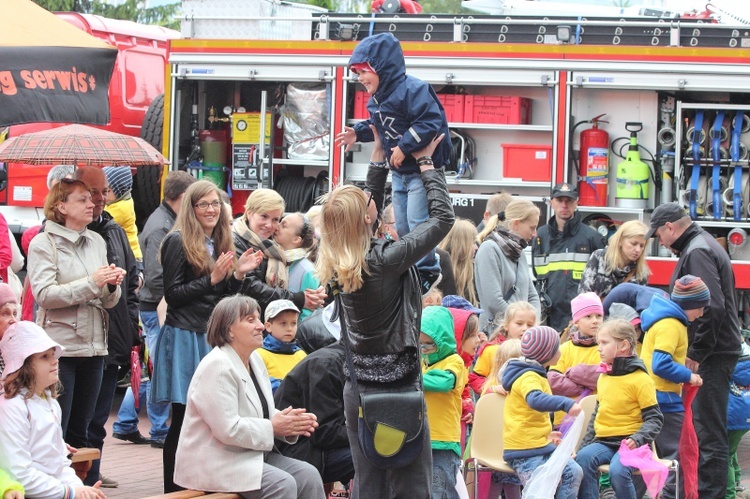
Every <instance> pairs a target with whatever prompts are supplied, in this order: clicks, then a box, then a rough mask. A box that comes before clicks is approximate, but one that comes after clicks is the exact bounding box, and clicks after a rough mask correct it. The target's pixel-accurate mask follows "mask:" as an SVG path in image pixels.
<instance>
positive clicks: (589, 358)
mask: <svg viewBox="0 0 750 499" xmlns="http://www.w3.org/2000/svg"><path fill="white" fill-rule="evenodd" d="M601 361H602V358H601V356H600V355H599V350H598V349H597V346H596V344H594V345H591V346H581V345H576V344H574V343H573V342H572V341H566V342H565V343H563V344H562V345H560V360H559V361H558V362H557V364H555V365H554V366H551V367H550V368H549V369H550V371H557V372H559V373H561V374H565V371H567V370H568V369H570V368H571V367H573V366H577V365H580V364H587V365H589V366H598V365H599V364H600V363H601ZM593 393H594V394H596V391H594V392H593ZM555 395H557V394H555ZM570 398H571V399H573V400H576V399H577V398H578V397H570ZM564 417H565V413H564V412H562V411H557V412H556V413H555V422H554V425H555V426H557V425H559V424H560V423H561V422H562V420H563V418H564Z"/></svg>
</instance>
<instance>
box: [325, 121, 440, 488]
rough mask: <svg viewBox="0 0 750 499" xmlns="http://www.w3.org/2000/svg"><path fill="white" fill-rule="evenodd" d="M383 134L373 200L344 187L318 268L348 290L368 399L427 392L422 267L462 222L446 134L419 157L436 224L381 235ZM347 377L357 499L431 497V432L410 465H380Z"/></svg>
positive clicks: (332, 200)
mask: <svg viewBox="0 0 750 499" xmlns="http://www.w3.org/2000/svg"><path fill="white" fill-rule="evenodd" d="M377 136H378V135H377V134H375V138H376V141H375V146H374V149H373V154H372V157H371V162H370V166H369V168H368V172H367V187H368V188H369V189H370V194H367V193H365V192H363V191H362V190H361V189H359V188H358V187H356V186H353V185H345V186H340V187H337V188H335V189H334V190H333V191H332V192H331V193H330V195H329V196H328V199H327V200H326V202H325V204H324V205H323V210H322V213H321V217H320V218H321V225H320V236H321V240H320V251H319V253H318V261H317V263H316V266H317V271H318V277H319V278H320V281H321V282H325V283H327V282H329V281H335V283H336V284H337V286H338V287H339V288H340V289H341V295H340V296H341V304H342V305H343V307H342V309H343V310H342V318H341V320H342V321H345V322H344V323H345V324H346V329H347V330H348V331H347V332H348V335H347V337H348V342H349V344H350V346H351V359H352V362H353V367H354V374H355V375H356V378H357V387H358V390H359V392H360V393H365V392H369V391H384V392H393V391H402V390H403V388H408V387H412V386H420V370H421V367H420V355H419V332H420V317H421V312H422V293H421V291H420V283H419V278H418V274H417V271H416V268H415V267H414V265H415V264H416V263H417V261H419V259H421V258H422V257H423V256H424V255H425V254H426V253H427V252H429V251H432V249H433V248H434V247H435V246H437V244H438V243H439V242H440V240H441V239H442V238H443V237H445V235H446V234H447V233H448V231H449V230H450V228H451V226H452V225H453V218H454V217H453V207H452V205H451V200H450V197H449V195H448V189H447V187H446V184H445V176H444V174H443V173H442V172H441V171H440V170H436V169H435V168H434V167H433V164H432V152H433V151H434V150H435V147H436V146H437V144H438V143H439V142H440V140H442V138H443V136H442V135H441V136H440V137H439V138H438V139H436V141H433V142H432V143H431V144H430V145H429V146H428V147H427V148H425V149H424V150H422V151H417V152H416V153H414V154H413V155H414V157H415V158H418V161H417V162H418V164H419V169H420V171H421V176H422V181H423V182H424V186H425V188H426V191H427V204H428V212H429V218H428V219H427V220H426V221H424V222H423V223H421V224H419V225H417V226H416V227H414V229H413V230H412V231H410V232H409V233H408V234H406V235H404V237H403V238H401V240H399V241H390V240H385V239H380V238H378V237H377V236H376V225H377V220H378V211H379V210H380V209H381V207H382V206H383V197H384V196H383V195H384V191H385V181H386V177H387V176H388V167H387V164H386V163H385V153H384V152H383V149H382V146H381V145H380V142H379V141H377ZM342 331H343V327H342ZM346 373H347V374H346V375H347V381H346V384H345V387H344V410H345V413H346V426H347V432H348V436H349V443H350V447H351V450H352V459H353V461H354V469H355V475H354V497H359V498H360V499H366V498H382V497H407V495H409V496H411V497H413V498H415V499H417V498H428V497H430V488H431V486H432V454H431V451H430V434H429V431H426V429H425V430H423V432H422V437H423V443H424V446H423V448H422V451H421V453H420V455H419V456H418V457H417V458H416V459H415V460H414V461H412V462H411V463H410V464H409V465H407V466H405V467H403V468H392V469H385V468H379V467H378V466H376V465H374V464H372V463H371V462H370V461H368V459H367V457H365V454H364V453H363V452H362V450H361V449H360V446H359V439H358V436H357V419H358V415H357V411H358V406H359V398H358V396H357V394H356V390H355V389H354V387H353V385H352V382H351V373H349V371H348V369H347V370H346Z"/></svg>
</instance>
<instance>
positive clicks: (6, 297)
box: [0, 282, 18, 307]
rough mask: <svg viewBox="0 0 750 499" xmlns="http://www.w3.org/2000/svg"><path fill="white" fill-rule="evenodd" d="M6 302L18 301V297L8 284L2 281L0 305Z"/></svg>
mask: <svg viewBox="0 0 750 499" xmlns="http://www.w3.org/2000/svg"><path fill="white" fill-rule="evenodd" d="M7 303H16V304H17V303H18V297H17V296H16V293H15V292H14V291H13V288H11V287H10V285H8V284H6V283H4V282H2V283H0V307H2V306H3V305H5V304H7Z"/></svg>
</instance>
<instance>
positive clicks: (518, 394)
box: [503, 371, 645, 450]
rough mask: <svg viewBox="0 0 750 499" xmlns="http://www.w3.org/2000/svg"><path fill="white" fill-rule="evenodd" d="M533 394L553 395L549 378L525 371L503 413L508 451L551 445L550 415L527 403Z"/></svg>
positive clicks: (515, 382)
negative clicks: (528, 396) (535, 391)
mask: <svg viewBox="0 0 750 499" xmlns="http://www.w3.org/2000/svg"><path fill="white" fill-rule="evenodd" d="M644 374H645V373H644ZM534 390H541V391H542V392H544V393H546V394H547V395H552V390H550V387H549V382H547V378H543V377H542V376H540V375H539V374H538V373H535V372H534V371H526V372H525V373H523V374H522V375H520V376H519V377H518V379H516V381H514V382H513V386H511V389H510V393H508V398H507V399H506V400H505V410H504V413H503V418H504V422H505V429H504V430H503V448H504V449H505V450H526V449H538V448H541V447H545V446H547V445H548V444H549V440H548V439H547V437H549V434H550V432H551V431H552V423H550V420H549V414H548V413H546V412H539V411H535V410H534V409H532V408H531V407H529V404H528V403H527V402H526V396H527V395H528V394H529V393H531V392H533V391H534Z"/></svg>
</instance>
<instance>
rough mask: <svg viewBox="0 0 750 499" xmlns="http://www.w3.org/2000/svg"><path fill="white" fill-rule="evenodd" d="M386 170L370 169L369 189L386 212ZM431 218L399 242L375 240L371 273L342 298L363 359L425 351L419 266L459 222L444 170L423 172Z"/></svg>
mask: <svg viewBox="0 0 750 499" xmlns="http://www.w3.org/2000/svg"><path fill="white" fill-rule="evenodd" d="M387 175H388V170H387V169H386V168H379V167H370V168H369V170H368V173H367V187H368V188H369V189H370V191H371V192H372V198H373V200H375V204H376V205H377V207H378V212H380V210H381V208H382V205H383V197H384V192H385V180H386V177H387ZM422 181H423V182H424V186H425V188H426V190H427V204H428V211H429V218H428V219H427V220H426V221H424V222H423V223H421V224H419V225H418V226H416V227H415V228H414V230H412V231H411V232H409V233H408V234H406V235H405V236H404V237H403V238H401V239H400V240H399V241H391V240H385V239H376V238H373V239H372V241H371V242H370V251H369V252H368V253H367V265H368V267H369V269H370V274H369V275H365V280H364V284H363V286H362V287H361V288H360V289H358V290H357V291H355V292H353V293H343V292H342V293H341V303H342V305H343V306H344V309H345V310H346V314H344V317H345V318H346V320H347V328H348V330H349V338H350V339H351V347H352V351H353V352H355V353H357V354H360V355H378V354H394V353H400V352H403V351H404V350H405V349H406V348H413V349H417V350H418V349H419V330H420V321H421V317H422V293H421V291H420V287H419V281H418V277H417V272H416V268H415V267H414V264H416V263H417V261H418V260H419V259H420V258H422V257H423V256H424V255H425V254H427V252H428V251H431V250H432V249H433V248H435V247H436V246H437V245H438V243H439V242H440V241H441V240H442V239H443V238H444V237H445V235H446V234H448V231H450V229H451V227H452V226H453V222H454V215H453V206H452V204H451V199H450V196H449V195H448V189H447V187H446V184H445V175H444V173H443V171H442V170H428V171H426V172H423V173H422Z"/></svg>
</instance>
